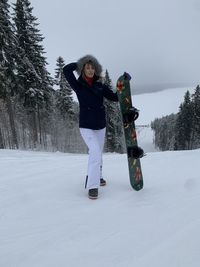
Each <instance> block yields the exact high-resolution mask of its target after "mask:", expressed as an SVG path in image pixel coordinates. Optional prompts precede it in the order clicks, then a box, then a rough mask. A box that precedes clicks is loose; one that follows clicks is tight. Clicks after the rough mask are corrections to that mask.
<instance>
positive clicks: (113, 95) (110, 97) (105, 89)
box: [103, 84, 119, 102]
mask: <svg viewBox="0 0 200 267" xmlns="http://www.w3.org/2000/svg"><path fill="white" fill-rule="evenodd" d="M103 96H104V97H105V98H107V99H108V100H111V101H114V102H118V101H119V100H118V96H117V92H116V93H114V92H113V91H112V90H111V89H110V88H109V87H108V86H107V85H105V84H104V85H103Z"/></svg>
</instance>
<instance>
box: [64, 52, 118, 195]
mask: <svg viewBox="0 0 200 267" xmlns="http://www.w3.org/2000/svg"><path fill="white" fill-rule="evenodd" d="M73 71H76V72H77V74H78V75H79V78H78V79H76V77H75V75H74V73H73ZM63 73H64V75H65V78H66V79H67V81H68V83H69V84H70V86H71V87H72V89H73V90H74V91H75V93H76V95H77V98H78V101H79V107H80V113H79V128H80V133H81V136H82V138H83V140H84V142H85V143H86V145H87V147H88V149H89V158H88V169H87V176H86V183H85V187H86V188H87V189H88V197H89V198H91V199H96V198H98V188H99V186H100V185H106V181H105V180H104V179H103V177H102V154H103V147H104V139H105V130H106V116H105V107H104V105H103V99H104V97H105V98H107V99H109V100H111V101H115V102H117V101H118V97H117V93H114V92H113V91H112V90H110V89H109V87H108V86H106V85H105V84H102V83H101V82H100V81H99V79H100V76H101V73H102V67H101V65H100V64H99V62H98V60H97V59H96V58H95V57H93V56H92V55H86V56H84V57H82V58H80V59H79V60H78V61H77V62H75V63H70V64H68V65H66V66H64V68H63Z"/></svg>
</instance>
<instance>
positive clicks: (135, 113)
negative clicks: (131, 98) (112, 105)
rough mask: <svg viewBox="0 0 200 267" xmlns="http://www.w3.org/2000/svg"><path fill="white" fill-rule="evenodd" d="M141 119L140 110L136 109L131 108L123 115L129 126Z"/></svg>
mask: <svg viewBox="0 0 200 267" xmlns="http://www.w3.org/2000/svg"><path fill="white" fill-rule="evenodd" d="M138 117H139V110H138V109H137V108H135V107H131V108H130V109H129V110H128V111H127V112H126V113H124V114H123V122H124V123H126V124H129V123H131V122H133V121H135V120H137V118H138Z"/></svg>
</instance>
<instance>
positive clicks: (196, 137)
mask: <svg viewBox="0 0 200 267" xmlns="http://www.w3.org/2000/svg"><path fill="white" fill-rule="evenodd" d="M192 112H193V135H192V142H193V145H194V146H195V147H200V87H199V85H197V87H196V88H195V92H194V94H193V95H192Z"/></svg>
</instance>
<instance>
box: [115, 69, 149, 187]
mask: <svg viewBox="0 0 200 267" xmlns="http://www.w3.org/2000/svg"><path fill="white" fill-rule="evenodd" d="M130 79H131V76H130V75H129V74H128V73H124V74H123V75H122V76H120V77H119V79H118V80H117V94H118V99H119V104H120V110H121V115H122V120H123V128H124V136H125V144H126V150H127V158H128V168H129V178H130V184H131V186H132V188H133V189H135V190H136V191H139V190H141V189H142V188H143V175H142V169H141V163H140V158H141V157H143V156H144V151H143V149H142V148H140V147H138V143H137V134H136V127H135V120H136V119H137V118H138V116H139V110H137V109H136V108H135V107H133V106H132V99H131V90H130Z"/></svg>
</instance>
